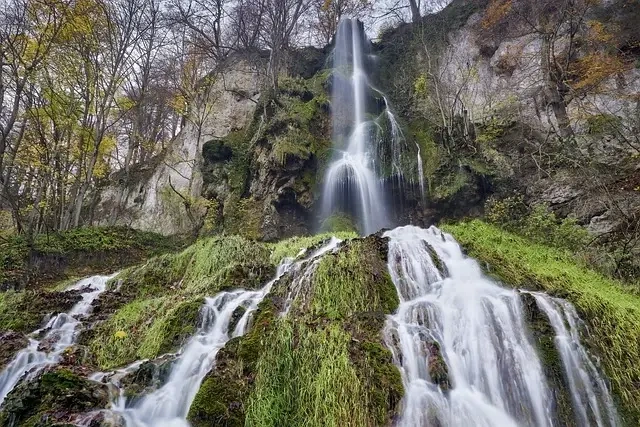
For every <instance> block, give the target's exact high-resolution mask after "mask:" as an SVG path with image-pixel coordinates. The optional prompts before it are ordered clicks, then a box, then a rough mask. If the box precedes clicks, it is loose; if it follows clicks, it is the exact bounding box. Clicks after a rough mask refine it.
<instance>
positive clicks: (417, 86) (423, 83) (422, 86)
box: [413, 74, 427, 98]
mask: <svg viewBox="0 0 640 427" xmlns="http://www.w3.org/2000/svg"><path fill="white" fill-rule="evenodd" d="M413 90H414V91H415V93H416V95H418V96H419V97H422V98H424V97H426V96H427V77H426V76H425V75H424V74H422V75H420V77H418V78H417V79H416V81H415V82H413Z"/></svg>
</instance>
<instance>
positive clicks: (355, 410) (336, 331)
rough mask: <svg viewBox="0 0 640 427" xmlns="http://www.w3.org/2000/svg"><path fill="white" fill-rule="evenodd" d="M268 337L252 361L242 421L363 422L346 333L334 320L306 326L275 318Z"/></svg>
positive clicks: (271, 423) (359, 388) (261, 423)
mask: <svg viewBox="0 0 640 427" xmlns="http://www.w3.org/2000/svg"><path fill="white" fill-rule="evenodd" d="M294 336H295V338H294ZM271 340H272V341H271V344H270V345H269V346H268V348H267V350H266V352H265V353H264V354H263V356H262V357H261V358H260V361H259V362H258V367H257V371H258V373H257V377H256V385H255V389H254V393H252V395H251V398H250V400H249V404H248V408H247V415H246V425H248V426H281V425H298V424H300V423H302V422H304V423H305V425H308V426H333V427H338V426H345V425H352V426H364V425H367V414H366V412H365V407H364V406H363V405H362V402H364V401H366V394H365V390H364V389H363V385H362V382H361V381H360V378H359V376H358V373H357V371H356V369H355V367H354V365H353V363H352V362H351V360H350V357H349V342H350V336H349V334H347V333H345V331H343V330H342V329H341V328H340V327H339V326H338V325H336V324H330V325H327V326H325V327H319V328H313V329H311V328H308V327H307V326H305V325H304V324H296V325H295V326H294V325H293V324H292V323H291V322H290V321H288V320H281V321H279V322H278V325H277V328H276V329H275V333H274V334H273V335H272V336H271ZM294 343H295V345H294Z"/></svg>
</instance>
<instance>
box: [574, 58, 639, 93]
mask: <svg viewBox="0 0 640 427" xmlns="http://www.w3.org/2000/svg"><path fill="white" fill-rule="evenodd" d="M572 68H573V70H572V71H573V72H572V74H573V75H575V76H576V78H575V79H574V81H573V82H572V84H571V86H572V87H573V89H575V90H581V89H591V90H593V89H596V88H598V87H599V86H600V85H602V84H603V83H604V82H605V81H606V80H607V79H609V78H611V77H613V76H616V75H618V74H621V73H623V72H624V71H625V70H626V69H627V65H626V64H625V63H624V61H622V59H621V58H619V57H617V56H614V55H610V54H607V53H604V52H592V53H589V54H588V55H586V56H584V57H582V58H580V59H579V60H578V61H576V63H575V65H574V66H573V67H572Z"/></svg>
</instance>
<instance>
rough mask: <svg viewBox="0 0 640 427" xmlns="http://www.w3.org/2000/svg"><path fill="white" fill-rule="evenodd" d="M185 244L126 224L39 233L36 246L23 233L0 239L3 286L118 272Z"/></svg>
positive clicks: (179, 240) (1, 284)
mask: <svg viewBox="0 0 640 427" xmlns="http://www.w3.org/2000/svg"><path fill="white" fill-rule="evenodd" d="M182 244H183V241H182V240H181V239H178V238H168V237H164V236H161V235H159V234H155V233H150V232H143V231H138V230H134V229H131V228H126V227H86V228H77V229H73V230H69V231H64V232H56V233H50V234H41V235H36V236H35V238H34V241H33V245H32V246H31V247H29V245H28V243H27V241H26V240H25V239H24V238H23V237H22V236H13V237H11V238H9V239H7V240H3V241H0V288H2V287H8V286H11V287H18V288H21V287H23V286H24V285H27V284H30V282H36V281H37V282H39V283H42V282H44V283H50V282H55V281H58V280H62V279H64V278H65V276H67V277H68V276H76V275H88V274H90V273H93V272H100V271H107V270H111V271H113V270H115V269H116V268H119V267H122V266H126V265H130V264H132V263H134V262H137V261H139V260H141V259H143V258H145V257H148V256H152V255H156V254H160V253H163V252H169V251H173V250H176V249H178V248H179V247H180V246H181V245H182ZM71 261H73V263H71ZM31 263H34V265H31Z"/></svg>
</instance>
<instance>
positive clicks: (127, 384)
mask: <svg viewBox="0 0 640 427" xmlns="http://www.w3.org/2000/svg"><path fill="white" fill-rule="evenodd" d="M175 360H176V356H175V355H173V354H170V355H165V356H162V357H160V358H158V359H154V360H150V361H147V362H144V363H142V364H141V365H140V366H139V367H138V369H136V370H135V371H133V372H131V373H130V374H128V375H125V376H124V377H123V378H122V379H121V380H120V386H121V387H123V388H124V390H125V395H126V396H127V398H128V399H129V402H135V401H136V400H137V399H139V398H140V397H141V396H144V395H147V394H149V393H152V392H153V391H155V390H157V389H158V388H160V387H162V385H164V383H165V382H167V379H168V378H169V375H170V374H171V367H172V365H173V363H174V362H175Z"/></svg>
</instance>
